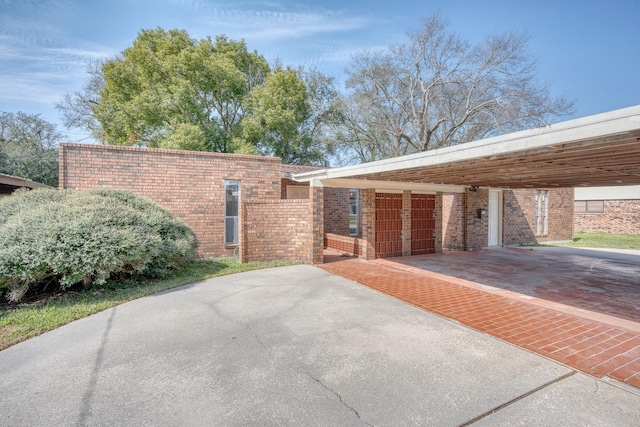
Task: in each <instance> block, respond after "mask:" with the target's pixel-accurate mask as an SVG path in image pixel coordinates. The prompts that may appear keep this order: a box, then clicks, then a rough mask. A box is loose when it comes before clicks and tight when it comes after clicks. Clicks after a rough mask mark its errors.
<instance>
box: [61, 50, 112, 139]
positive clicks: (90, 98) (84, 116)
mask: <svg viewBox="0 0 640 427" xmlns="http://www.w3.org/2000/svg"><path fill="white" fill-rule="evenodd" d="M103 64H104V61H100V60H92V61H89V64H88V65H87V73H88V74H89V80H87V82H86V83H85V84H84V85H83V86H82V90H78V91H74V92H67V93H65V94H64V95H63V96H62V99H60V101H58V102H57V103H56V104H55V105H56V109H57V110H58V111H59V113H60V115H61V116H62V122H63V124H64V125H65V127H66V128H68V129H69V128H77V129H82V130H84V131H86V132H88V134H89V137H91V138H93V139H94V140H95V141H97V142H100V143H103V144H104V143H105V140H106V136H105V134H104V132H103V131H102V126H100V122H99V121H98V120H97V119H96V117H95V115H94V112H93V108H94V107H95V106H97V105H98V104H99V103H100V91H101V90H102V88H103V87H104V76H103V74H102V65H103Z"/></svg>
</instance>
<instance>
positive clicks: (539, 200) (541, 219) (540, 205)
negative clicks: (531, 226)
mask: <svg viewBox="0 0 640 427" xmlns="http://www.w3.org/2000/svg"><path fill="white" fill-rule="evenodd" d="M548 214H549V190H536V206H535V228H536V230H535V231H536V236H543V235H545V234H547V217H548Z"/></svg>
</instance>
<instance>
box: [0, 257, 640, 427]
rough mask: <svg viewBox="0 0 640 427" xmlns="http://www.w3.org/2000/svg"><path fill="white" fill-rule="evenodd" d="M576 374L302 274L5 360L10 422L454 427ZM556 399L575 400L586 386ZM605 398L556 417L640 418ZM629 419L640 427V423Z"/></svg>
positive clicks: (146, 312)
mask: <svg viewBox="0 0 640 427" xmlns="http://www.w3.org/2000/svg"><path fill="white" fill-rule="evenodd" d="M572 374H573V371H572V370H570V369H569V368H567V367H565V366H562V365H559V364H556V363H554V362H551V361H549V360H547V359H545V358H542V357H539V356H536V355H534V354H532V353H529V352H527V351H524V350H521V349H519V348H517V347H514V346H511V345H509V344H506V343H504V342H501V341H498V340H496V339H493V338H491V337H489V336H486V335H483V334H481V333H478V332H475V331H473V330H470V329H468V328H465V327H463V326H461V325H459V324H456V323H454V322H451V321H447V320H445V319H442V318H440V317H437V316H435V315H432V314H430V313H427V312H425V311H423V310H420V309H417V308H415V307H412V306H409V305H407V304H404V303H402V302H400V301H397V300H395V299H393V298H390V297H388V296H385V295H383V294H380V293H377V292H374V291H372V290H370V289H368V288H365V287H362V286H360V285H357V284H355V283H353V282H351V281H348V280H346V279H342V278H339V277H336V276H333V275H330V274H328V273H327V272H325V271H323V270H320V269H318V268H315V267H311V266H292V267H284V268H279V269H271V270H263V271H255V272H249V273H243V274H238V275H234V276H227V277H223V278H217V279H212V280H207V281H205V282H201V283H197V284H193V285H190V286H186V287H183V288H178V289H175V290H173V291H170V292H165V293H162V294H158V295H155V296H151V297H147V298H142V299H139V300H136V301H133V302H130V303H127V304H124V305H121V306H118V307H115V308H113V309H110V310H107V311H104V312H102V313H99V314H97V315H94V316H91V317H88V318H86V319H82V320H79V321H76V322H73V323H71V324H69V325H66V326H64V327H62V328H60V329H58V330H55V331H52V332H50V333H47V334H44V335H42V336H40V337H37V338H34V339H32V340H29V341H26V342H24V343H21V344H19V345H16V346H14V347H11V348H9V349H7V350H4V351H2V352H0V378H1V381H0V396H2V399H1V400H0V424H2V425H29V426H48V425H52V426H53V425H55V426H58V425H122V426H128V425H131V426H133V425H136V426H138V425H180V426H190V425H225V426H227V425H261V426H269V425H327V426H329V425H331V426H335V425H376V426H381V425H389V426H392V425H452V426H453V425H461V424H464V423H465V422H468V421H469V420H473V419H476V418H478V417H480V416H482V415H483V414H486V413H488V412H491V411H493V410H494V409H496V408H500V407H502V406H503V405H507V407H509V406H510V405H509V404H510V403H511V402H514V401H518V402H523V401H524V399H522V400H518V399H521V397H522V396H526V395H529V394H530V393H532V392H533V395H532V396H536V395H538V394H539V393H544V392H545V390H547V389H549V387H552V386H554V385H555V384H563V383H564V382H565V381H568V380H570V379H571V378H573V377H575V375H572ZM594 381H595V380H594ZM592 384H593V383H592ZM598 384H599V385H601V384H604V383H602V382H599V383H598ZM551 390H556V389H555V388H553V389H551ZM554 393H557V395H556V398H557V399H570V397H568V396H565V394H566V393H574V388H572V387H569V386H567V387H566V388H562V387H560V388H559V389H558V391H557V392H554ZM602 393H603V395H604V396H606V399H604V401H603V402H602V403H601V405H600V406H594V405H592V401H589V400H587V401H585V402H584V404H582V405H581V404H580V403H579V402H578V401H576V402H575V405H574V406H570V407H567V408H566V411H565V412H562V410H561V409H562V408H561V406H560V405H559V406H558V408H559V409H558V413H557V414H556V417H557V418H558V419H559V420H561V419H565V420H567V423H565V424H564V425H571V422H572V420H575V419H576V418H575V414H576V413H577V412H579V413H580V414H581V415H584V416H588V418H589V419H590V420H591V421H592V424H593V425H606V424H607V422H608V420H609V418H608V417H609V416H610V414H611V412H613V411H614V410H615V408H616V407H617V406H616V405H617V403H615V402H617V401H618V400H619V399H620V396H624V399H623V400H624V401H625V402H627V403H628V404H629V405H630V406H633V405H635V408H636V409H637V408H640V396H638V395H635V394H633V393H630V392H628V391H622V390H621V389H617V388H613V387H606V388H605V387H603V391H602ZM530 397H531V396H530ZM603 408H605V409H603ZM503 410H504V409H501V410H500V412H501V411H503ZM516 414H517V413H516ZM516 416H517V415H516ZM616 421H617V425H621V426H624V425H637V410H636V411H628V413H627V415H626V416H620V417H618V418H616Z"/></svg>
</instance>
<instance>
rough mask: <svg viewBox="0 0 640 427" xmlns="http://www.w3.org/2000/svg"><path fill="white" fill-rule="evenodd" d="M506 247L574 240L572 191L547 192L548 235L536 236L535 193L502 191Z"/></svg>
mask: <svg viewBox="0 0 640 427" xmlns="http://www.w3.org/2000/svg"><path fill="white" fill-rule="evenodd" d="M503 194H504V222H503V237H502V241H503V243H504V244H505V245H518V244H523V243H541V242H553V241H561V240H571V239H573V188H562V189H552V190H549V200H548V214H549V215H548V218H547V221H548V222H547V227H548V233H547V234H546V235H542V236H536V235H535V190H509V191H504V192H503Z"/></svg>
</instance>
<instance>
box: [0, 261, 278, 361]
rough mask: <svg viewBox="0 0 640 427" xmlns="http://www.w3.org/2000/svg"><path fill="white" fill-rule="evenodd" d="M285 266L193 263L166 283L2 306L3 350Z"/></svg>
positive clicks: (110, 285)
mask: <svg viewBox="0 0 640 427" xmlns="http://www.w3.org/2000/svg"><path fill="white" fill-rule="evenodd" d="M283 265H290V263H277V262H268V263H267V262H260V263H256V262H254V263H246V264H240V263H238V262H237V261H236V260H234V259H218V260H205V261H193V262H191V263H189V264H187V265H185V267H184V268H183V269H182V270H180V271H176V272H175V273H173V274H171V275H170V276H168V277H165V278H162V279H145V280H139V281H128V282H121V283H108V284H107V285H105V286H102V287H99V288H97V289H93V290H92V289H89V290H87V291H83V292H67V293H57V294H54V295H48V296H45V297H40V298H39V299H36V300H32V301H29V302H25V303H21V304H18V305H13V306H11V305H5V306H2V305H0V350H3V349H5V348H7V347H10V346H12V345H14V344H17V343H19V342H21V341H24V340H26V339H28V338H31V337H34V336H36V335H40V334H42V333H44V332H47V331H50V330H52V329H55V328H58V327H60V326H62V325H64V324H66V323H69V322H72V321H74V320H77V319H80V318H82V317H86V316H89V315H90V314H93V313H97V312H99V311H102V310H105V309H107V308H109V307H113V306H116V305H119V304H122V303H124V302H127V301H131V300H134V299H136V298H140V297H143V296H146V295H151V294H154V293H156V292H161V291H164V290H167V289H171V288H175V287H178V286H182V285H186V284H189V283H193V282H197V281H199V280H204V279H208V278H210V277H217V276H225V275H228V274H234V273H240V272H243V271H249V270H258V269H263V268H270V267H278V266H283ZM2 303H4V302H3V301H0V304H2Z"/></svg>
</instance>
